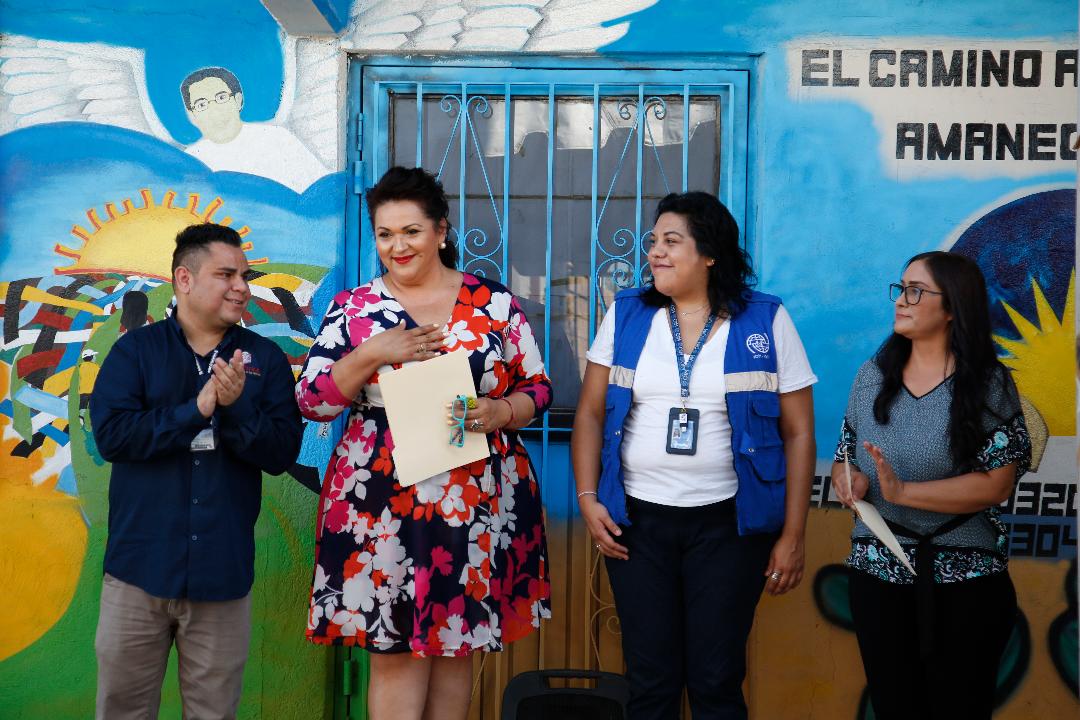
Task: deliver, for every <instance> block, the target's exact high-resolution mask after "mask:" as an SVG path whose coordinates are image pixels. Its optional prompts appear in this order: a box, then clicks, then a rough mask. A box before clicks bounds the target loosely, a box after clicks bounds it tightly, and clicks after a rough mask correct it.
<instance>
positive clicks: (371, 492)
mask: <svg viewBox="0 0 1080 720" xmlns="http://www.w3.org/2000/svg"><path fill="white" fill-rule="evenodd" d="M367 201H368V208H369V212H370V214H371V219H372V225H373V227H374V230H375V237H376V247H377V251H378V254H379V258H380V260H381V261H382V264H383V265H384V266H385V267H386V268H387V272H386V273H385V274H384V275H382V276H381V277H378V278H376V279H374V280H372V281H371V282H369V283H367V284H365V285H362V286H360V287H358V288H355V289H353V290H348V291H343V292H341V293H338V295H337V296H336V297H335V298H334V300H333V302H332V303H331V305H330V308H329V310H328V311H327V313H326V317H325V319H324V320H323V324H322V328H321V329H320V331H319V335H318V337H317V338H316V340H315V344H314V345H313V346H312V348H311V352H310V354H309V356H308V359H307V362H306V364H305V366H304V370H303V373H302V375H301V378H300V381H299V382H298V383H297V386H296V397H297V401H298V403H299V405H300V409H301V412H302V413H303V414H304V416H305V417H307V418H309V419H311V420H315V421H322V422H325V421H328V420H332V419H333V418H335V417H337V416H338V415H339V414H340V413H342V412H344V411H345V410H348V411H349V417H348V424H347V426H346V429H345V433H344V437H342V439H341V442H340V443H339V444H338V446H337V449H336V450H335V452H334V454H333V456H332V458H331V460H330V465H329V467H328V468H327V471H326V477H325V478H324V481H323V490H322V496H321V498H320V502H319V512H318V521H317V524H316V551H315V573H314V581H313V587H312V593H311V605H310V612H309V616H308V629H307V636H308V637H309V638H310V639H311V641H312V642H316V643H320V644H335V645H356V646H359V647H363V648H365V649H366V650H368V651H369V652H371V653H372V655H371V684H370V688H369V709H370V712H371V716H372V718H373V719H374V720H380V719H381V718H384V717H393V718H421V717H439V718H457V717H460V718H464V717H465V715H466V713H467V710H468V705H469V698H470V695H471V689H472V683H471V681H470V678H471V658H470V656H471V653H473V652H474V651H477V650H483V651H499V650H501V649H502V648H503V646H504V645H505V644H506V643H508V642H512V641H514V640H517V639H519V638H521V637H524V636H525V635H528V634H529V633H531V632H533V631H534V630H536V629H537V628H538V627H539V622H540V618H545V617H549V616H550V609H549V605H548V598H549V595H550V587H549V583H548V577H547V567H546V553H547V548H546V541H545V536H544V527H543V518H542V508H541V501H540V489H539V486H538V484H537V481H536V476H535V474H534V472H533V469H532V465H531V463H530V462H529V456H528V454H527V453H526V451H525V447H524V445H523V444H522V443H521V440H520V439H519V437H518V434H517V433H516V432H514V431H515V430H517V429H518V428H520V427H522V426H524V425H526V424H528V423H529V422H530V421H531V420H532V419H534V418H535V417H537V416H539V415H540V413H542V412H543V411H544V410H545V409H546V408H547V407H548V405H549V404H550V402H551V384H550V381H549V380H548V378H547V376H546V375H545V372H544V365H543V362H542V360H541V356H540V352H539V350H538V348H537V346H536V342H535V340H534V338H533V335H532V331H531V329H530V327H529V323H528V321H527V320H526V318H525V314H524V313H523V312H522V310H521V307H520V305H519V304H518V302H517V300H516V299H515V298H514V296H513V295H512V294H511V293H510V292H509V291H508V290H507V289H506V288H505V287H503V286H502V285H500V284H499V283H496V282H493V281H490V280H486V279H483V278H479V277H476V276H474V275H470V274H468V273H461V272H458V271H457V270H455V269H454V267H455V264H456V262H455V261H456V254H457V253H456V249H455V248H454V246H453V244H451V243H450V242H449V241H448V239H447V232H448V230H449V223H448V221H447V215H448V210H449V207H448V203H447V200H446V196H445V194H444V193H443V190H442V186H441V185H440V184H439V183H438V181H437V180H435V179H434V178H433V177H432V176H431V175H429V174H428V173H426V172H424V171H423V170H421V169H419V168H416V169H411V170H407V169H405V168H391V169H390V170H389V171H387V173H386V175H384V176H383V178H382V179H381V180H380V181H379V183H378V184H377V185H376V186H375V187H374V188H372V189H371V190H370V191H369V192H368V196H367ZM454 350H465V351H467V352H468V353H469V363H470V366H471V368H472V373H473V379H474V381H475V383H476V387H477V388H478V396H479V397H478V400H477V407H476V408H474V409H470V410H469V411H468V414H467V415H466V429H467V430H469V431H472V432H481V433H485V434H486V435H487V439H488V444H489V447H490V449H491V455H490V457H489V458H488V459H486V460H480V461H477V462H474V463H472V464H469V465H465V466H462V467H459V468H456V469H454V470H451V471H450V472H448V473H442V474H440V475H437V476H435V477H432V478H430V479H428V480H424V481H422V482H420V483H418V484H416V485H413V486H410V487H404V488H403V487H401V486H400V485H399V484H398V483H397V481H396V475H395V473H394V461H393V456H392V455H391V451H392V450H393V438H392V436H391V434H390V430H389V426H388V423H387V419H386V412H385V409H384V407H383V402H382V395H381V393H380V391H379V373H380V372H387V371H389V370H390V369H391V368H397V367H400V366H401V365H402V364H407V363H412V362H420V361H423V360H427V359H430V358H432V357H435V356H437V355H438V354H440V353H442V352H448V351H454ZM449 430H450V429H449V427H448V428H447V440H446V441H448V440H449Z"/></svg>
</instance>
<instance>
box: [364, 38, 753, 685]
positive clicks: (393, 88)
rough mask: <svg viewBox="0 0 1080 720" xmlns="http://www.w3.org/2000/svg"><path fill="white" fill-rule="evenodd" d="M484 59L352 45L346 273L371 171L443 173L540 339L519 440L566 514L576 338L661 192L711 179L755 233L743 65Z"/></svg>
mask: <svg viewBox="0 0 1080 720" xmlns="http://www.w3.org/2000/svg"><path fill="white" fill-rule="evenodd" d="M516 60H517V62H520V61H521V59H520V58H518V59H516ZM428 62H430V61H428ZM475 62H476V59H475V58H474V59H473V60H472V63H475ZM490 62H491V64H492V65H498V66H487V67H477V66H476V65H475V64H468V61H464V60H462V61H448V62H445V63H443V64H440V65H438V66H431V65H426V64H422V63H423V60H418V61H417V62H410V61H408V60H404V59H402V58H387V59H362V58H357V59H355V60H353V62H352V64H351V65H350V68H349V83H350V85H349V90H350V98H349V99H350V107H349V125H348V132H347V142H348V144H347V148H348V161H349V167H350V171H351V175H352V179H351V192H350V193H349V195H348V197H347V199H346V212H347V221H346V231H347V237H346V282H347V284H349V285H355V284H356V283H358V282H359V281H360V280H367V279H369V278H371V277H373V276H374V275H376V274H378V273H379V272H381V269H380V267H379V263H378V258H377V256H376V253H375V250H374V238H373V235H372V231H371V227H370V224H369V222H368V219H367V210H366V207H365V204H364V192H365V190H366V188H368V187H370V186H371V185H373V184H374V183H375V182H376V181H377V180H378V178H379V177H380V176H381V175H382V174H383V172H385V171H386V169H387V168H389V167H391V166H392V165H405V166H415V165H420V166H422V167H424V168H426V169H427V170H429V171H431V172H433V173H436V174H437V175H438V176H439V178H440V179H441V181H442V182H443V185H444V187H445V188H446V191H447V194H448V195H449V196H450V199H451V221H452V223H453V226H454V229H453V233H452V238H453V239H454V240H455V241H456V242H457V244H458V248H459V251H460V256H461V260H460V264H461V269H463V270H465V271H468V272H472V273H474V274H477V275H482V276H485V277H488V278H492V279H495V280H498V281H500V282H502V283H503V284H505V285H506V286H508V287H509V288H510V290H511V291H513V292H514V293H515V295H517V296H518V297H519V298H521V299H522V301H523V305H524V307H525V311H526V314H527V315H528V317H529V320H530V323H531V324H532V327H533V332H534V334H535V336H536V339H537V342H538V344H539V345H540V348H541V350H542V352H543V357H544V364H545V366H546V367H547V369H548V373H549V375H550V376H551V378H552V381H553V384H554V387H555V404H554V406H553V408H552V411H551V412H549V413H548V414H547V415H546V416H545V418H544V420H543V422H542V423H536V424H535V425H534V427H532V428H528V429H527V430H526V431H525V432H526V442H527V445H528V446H529V452H530V455H531V457H532V458H533V460H534V462H536V461H538V462H536V464H537V471H538V474H539V477H540V486H541V489H542V494H543V500H544V504H545V508H546V509H547V512H548V515H549V517H564V518H565V517H569V516H570V515H572V513H573V512H575V510H574V502H573V493H572V492H571V487H572V479H571V472H570V463H569V447H568V440H569V429H570V424H571V421H572V417H573V408H574V406H575V404H576V402H577V394H578V388H579V386H580V380H581V377H582V374H583V372H584V368H585V357H584V356H585V351H586V350H587V349H588V345H589V343H591V341H592V339H593V336H594V334H595V332H596V329H597V327H598V325H599V322H600V319H601V318H602V317H603V314H604V312H605V311H606V309H607V307H608V305H609V304H610V302H611V300H612V298H613V296H614V293H615V292H616V291H617V290H619V289H622V288H625V287H631V286H634V285H637V284H641V283H645V282H648V280H649V277H648V265H647V262H646V261H645V249H644V241H645V240H647V238H648V233H649V231H650V229H651V227H652V220H653V213H654V212H655V208H656V204H657V202H658V201H659V199H660V198H662V197H663V196H664V195H666V194H667V193H669V192H682V191H686V190H706V191H709V192H713V193H716V194H717V195H718V196H719V197H720V199H721V200H723V201H724V203H725V204H726V205H727V206H728V208H729V209H730V210H731V212H732V214H733V215H734V216H735V219H736V220H737V221H738V223H739V226H740V229H742V231H743V235H744V238H745V237H746V235H747V232H746V231H747V227H746V223H745V220H746V218H747V216H748V188H747V148H748V125H749V123H748V117H749V107H748V87H749V72H748V70H747V69H744V68H738V67H734V68H731V69H720V68H715V67H701V66H700V65H699V64H697V66H695V65H696V63H694V62H688V63H687V65H689V66H690V69H655V68H652V69H633V68H626V67H623V68H612V67H610V66H608V67H574V66H573V64H578V65H587V64H590V63H591V62H592V61H589V60H584V59H583V60H574V59H563V60H558V59H554V58H545V59H543V62H545V63H547V64H549V65H553V66H556V67H535V68H521V67H510V66H509V64H508V62H507V61H500V60H491V61H490ZM538 62H539V60H538ZM349 662H351V661H349ZM346 672H350V673H355V672H356V669H355V668H353V669H352V670H349V667H348V663H347V666H346Z"/></svg>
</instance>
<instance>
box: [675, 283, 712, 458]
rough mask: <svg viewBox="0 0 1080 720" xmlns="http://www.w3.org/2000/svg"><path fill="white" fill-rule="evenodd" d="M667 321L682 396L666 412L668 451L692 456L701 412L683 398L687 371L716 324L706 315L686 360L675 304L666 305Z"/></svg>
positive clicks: (687, 388) (687, 385)
mask: <svg viewBox="0 0 1080 720" xmlns="http://www.w3.org/2000/svg"><path fill="white" fill-rule="evenodd" d="M668 320H669V321H670V323H671V338H672V340H674V341H675V366H676V367H677V368H678V369H679V396H680V397H681V399H682V406H681V407H675V408H671V410H670V411H669V412H668V433H667V435H668V439H667V451H668V453H670V454H672V455H693V454H695V453H697V435H698V433H697V429H698V423H699V420H700V417H701V413H700V412H699V411H698V410H695V409H694V408H689V407H687V406H686V401H687V399H689V397H690V374H691V373H692V372H693V371H694V363H696V362H697V359H698V355H700V354H701V348H702V347H704V345H705V341H706V340H708V339H709V333H710V332H711V331H712V328H713V325H714V324H715V323H716V315H715V314H712V313H710V314H709V318H708V320H706V321H705V327H703V328H702V329H701V336H700V337H699V338H698V341H697V344H696V345H695V346H694V350H693V352H691V353H690V356H689V357H687V358H685V359H684V358H683V342H682V329H681V328H680V327H679V313H678V312H677V311H676V310H675V304H674V303H672V304H670V305H668Z"/></svg>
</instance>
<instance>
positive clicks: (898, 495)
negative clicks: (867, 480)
mask: <svg viewBox="0 0 1080 720" xmlns="http://www.w3.org/2000/svg"><path fill="white" fill-rule="evenodd" d="M863 447H864V448H866V451H867V452H868V453H870V457H872V458H874V464H875V465H876V466H877V476H878V487H879V488H880V489H881V495H882V497H884V498H885V500H886V501H888V502H891V503H893V504H894V505H903V504H904V503H903V498H904V481H903V480H901V479H900V478H898V477H896V471H895V470H893V467H892V465H890V464H889V461H888V460H886V459H885V454H884V453H883V452H882V451H881V448H879V447H878V446H877V445H874V444H873V443H869V442H864V443H863Z"/></svg>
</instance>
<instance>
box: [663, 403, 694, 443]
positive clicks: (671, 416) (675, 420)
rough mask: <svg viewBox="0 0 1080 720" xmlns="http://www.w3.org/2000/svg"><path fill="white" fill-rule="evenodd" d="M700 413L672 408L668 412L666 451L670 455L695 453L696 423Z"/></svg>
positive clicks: (687, 409)
mask: <svg viewBox="0 0 1080 720" xmlns="http://www.w3.org/2000/svg"><path fill="white" fill-rule="evenodd" d="M700 418H701V412H700V411H698V410H694V409H693V408H681V407H673V408H671V410H669V411H668V425H667V451H668V454H670V455H694V454H696V453H697V437H698V424H699V423H698V421H699V420H700Z"/></svg>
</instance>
